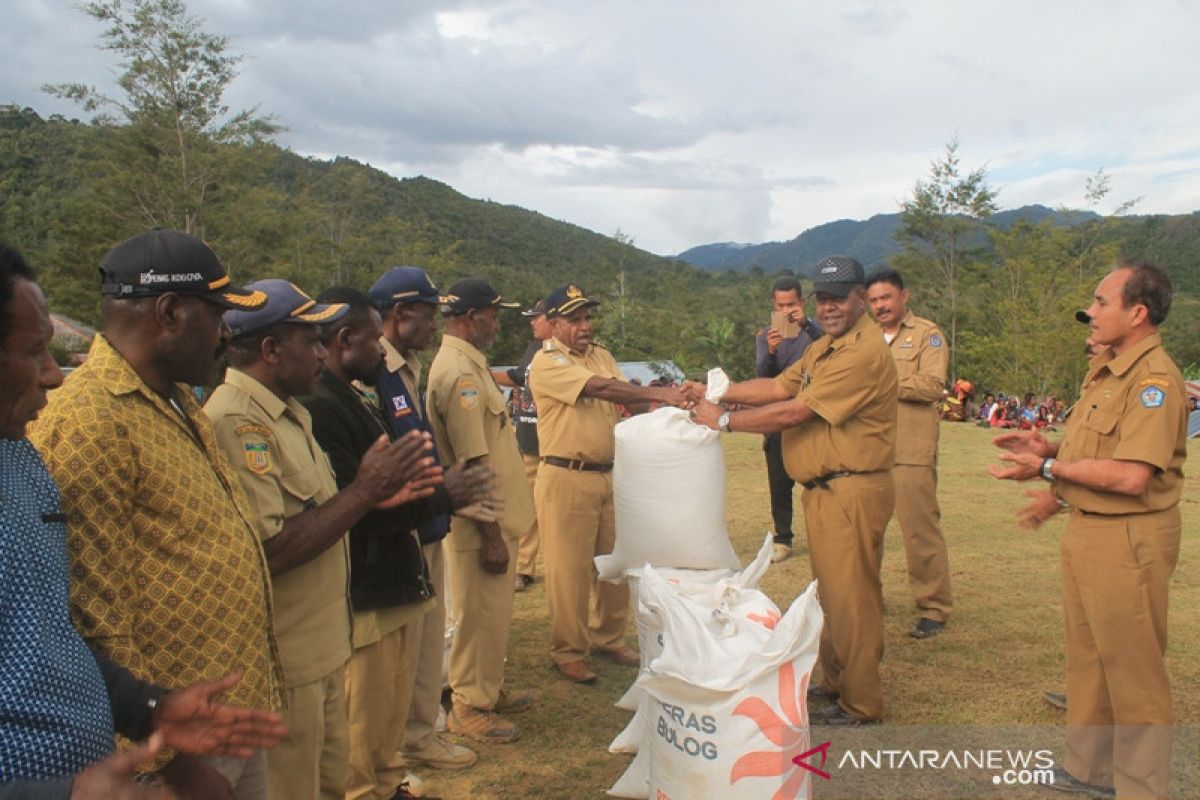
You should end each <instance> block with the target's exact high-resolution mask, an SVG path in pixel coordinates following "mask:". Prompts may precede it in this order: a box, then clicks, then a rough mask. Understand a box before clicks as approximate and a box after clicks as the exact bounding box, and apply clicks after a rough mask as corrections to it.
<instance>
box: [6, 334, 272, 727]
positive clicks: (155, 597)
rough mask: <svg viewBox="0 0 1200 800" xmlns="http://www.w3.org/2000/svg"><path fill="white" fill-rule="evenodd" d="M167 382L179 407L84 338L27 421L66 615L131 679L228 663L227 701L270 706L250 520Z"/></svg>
mask: <svg viewBox="0 0 1200 800" xmlns="http://www.w3.org/2000/svg"><path fill="white" fill-rule="evenodd" d="M175 388H176V400H177V403H178V405H179V409H180V410H181V411H182V412H183V414H181V413H180V411H179V410H176V409H175V408H173V407H172V405H171V404H170V403H169V402H167V401H166V400H165V399H164V398H162V397H161V396H160V395H158V394H157V393H155V392H154V390H153V389H151V388H150V387H149V386H147V385H146V384H145V383H144V382H143V381H142V380H141V378H139V377H138V375H137V373H135V372H134V371H133V368H132V367H131V366H130V365H129V363H128V362H127V361H126V360H125V359H124V358H122V357H121V355H120V354H119V353H117V352H116V350H114V349H113V347H112V346H111V345H110V344H109V343H108V341H107V340H105V338H104V337H103V336H97V337H96V338H95V340H94V341H93V343H92V348H91V352H90V353H89V355H88V359H87V361H86V362H85V363H84V365H83V366H82V367H80V368H79V369H78V370H76V371H75V372H74V373H72V374H71V376H70V377H69V378H68V379H67V381H66V383H65V384H64V385H63V386H62V388H60V389H57V390H55V391H53V392H51V394H50V402H49V406H48V407H47V408H46V410H45V411H44V412H43V414H42V415H41V417H40V418H39V419H38V420H37V421H36V423H35V424H34V425H33V426H31V428H30V435H29V438H30V439H31V440H32V441H33V443H34V445H35V446H36V447H37V448H38V450H39V451H40V452H41V454H42V458H43V459H44V460H45V462H46V466H47V467H48V468H49V470H50V473H51V474H52V475H53V476H54V480H55V482H56V483H57V484H58V486H59V489H60V490H61V492H62V504H63V512H64V513H65V514H66V517H67V544H68V548H69V557H70V566H71V616H72V619H73V620H74V622H75V626H76V627H77V628H78V629H79V632H80V633H81V634H83V636H84V638H85V639H87V640H88V641H89V642H91V643H92V644H94V645H98V646H99V647H100V648H101V649H102V650H103V651H104V652H105V653H107V654H108V655H109V657H111V658H112V660H113V661H116V662H117V663H118V664H121V665H122V666H124V667H126V668H128V669H129V670H130V671H131V672H133V674H134V675H136V676H137V677H139V678H141V679H143V680H148V681H152V682H154V683H157V684H159V685H161V686H165V687H168V688H178V687H182V686H187V685H189V684H192V683H195V682H196V681H201V680H213V679H215V678H218V677H220V676H222V675H225V674H226V673H229V672H232V671H234V670H241V671H242V672H244V676H243V677H242V680H241V683H239V684H238V685H237V686H235V687H234V688H233V689H231V690H230V691H229V692H228V699H229V702H231V703H233V704H235V705H240V706H256V707H266V708H277V707H279V706H280V705H281V704H282V697H283V695H282V686H283V675H282V672H281V670H280V666H279V657H278V653H277V649H276V646H275V640H274V634H273V633H272V630H271V588H270V583H269V580H268V577H267V564H266V559H265V557H264V556H263V552H262V548H261V546H260V545H259V541H258V536H257V534H256V531H255V527H254V521H253V520H254V517H253V515H252V514H251V512H250V508H249V503H248V501H247V500H246V496H245V495H244V494H243V493H242V489H241V487H240V486H239V485H238V481H237V478H236V477H235V476H234V474H233V472H232V470H231V468H230V465H229V462H228V461H227V460H226V459H225V456H224V455H223V454H222V452H221V450H220V448H219V447H218V446H217V442H216V439H215V438H214V435H213V429H212V425H211V424H210V423H209V420H208V418H207V417H206V416H205V415H204V412H203V411H201V410H200V407H199V405H197V403H196V401H195V399H194V398H193V397H192V393H191V390H190V388H189V387H187V386H185V385H183V384H178V385H177V386H176V387H175ZM184 415H186V418H185V416H184Z"/></svg>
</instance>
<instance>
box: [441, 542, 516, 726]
mask: <svg viewBox="0 0 1200 800" xmlns="http://www.w3.org/2000/svg"><path fill="white" fill-rule="evenodd" d="M504 544H505V545H506V546H507V547H508V552H509V559H508V570H507V571H505V572H504V574H502V575H493V574H491V573H490V572H485V571H484V570H483V567H482V566H481V565H480V563H479V554H480V552H481V551H479V550H455V549H454V548H453V547H452V546H449V547H445V548H444V550H445V556H446V567H447V572H448V573H449V580H448V582H449V584H450V589H449V592H450V595H451V605H452V606H453V607H454V613H455V615H456V617H457V620H458V629H457V630H456V631H455V632H454V644H453V645H452V646H451V648H450V689H451V691H452V692H453V695H454V702H455V703H456V704H458V705H468V706H471V707H473V708H482V709H487V710H491V709H492V708H494V707H495V705H496V701H497V700H498V699H499V698H500V689H501V687H502V686H503V684H504V657H505V656H506V655H507V653H508V634H509V629H510V628H511V627H512V607H513V579H514V576H515V575H516V574H517V562H516V559H515V558H512V554H513V553H514V552H515V551H516V547H517V537H515V536H506V537H504Z"/></svg>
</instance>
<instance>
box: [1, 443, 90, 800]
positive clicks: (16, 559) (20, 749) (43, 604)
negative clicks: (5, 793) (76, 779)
mask: <svg viewBox="0 0 1200 800" xmlns="http://www.w3.org/2000/svg"><path fill="white" fill-rule="evenodd" d="M67 580H68V574H67V544H66V530H65V526H64V524H63V522H62V519H61V510H60V505H59V496H58V488H57V487H56V486H55V485H54V481H52V480H51V478H50V474H49V473H48V472H47V471H46V467H45V465H44V464H43V463H42V460H41V458H40V457H39V456H38V454H37V451H36V450H34V449H33V445H31V444H30V443H29V441H28V440H25V439H22V440H20V441H12V440H10V439H0V784H4V783H9V782H11V781H15V780H42V779H48V778H59V777H65V776H68V775H73V774H74V773H77V772H79V771H80V770H81V769H83V768H84V767H85V766H87V765H88V764H90V763H92V762H94V761H98V760H100V759H102V758H104V757H105V756H107V755H108V754H109V753H110V752H112V749H113V720H112V711H111V709H110V707H109V699H108V691H107V689H106V687H105V684H104V679H103V677H102V676H101V674H100V668H99V667H98V666H97V665H96V660H95V658H94V657H93V656H92V652H91V650H89V649H88V647H87V645H86V644H84V642H83V639H82V638H81V637H80V636H79V633H78V632H77V631H76V630H75V628H74V627H73V626H72V625H71V617H70V613H69V611H68V606H67Z"/></svg>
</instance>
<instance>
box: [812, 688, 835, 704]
mask: <svg viewBox="0 0 1200 800" xmlns="http://www.w3.org/2000/svg"><path fill="white" fill-rule="evenodd" d="M837 699H838V693H837V692H831V691H829V690H828V689H826V688H825V687H824V686H822V685H821V684H819V683H817V684H813V685H812V686H809V687H808V701H809V702H810V703H811V702H814V701H815V702H818V703H826V704H828V703H836V702H837Z"/></svg>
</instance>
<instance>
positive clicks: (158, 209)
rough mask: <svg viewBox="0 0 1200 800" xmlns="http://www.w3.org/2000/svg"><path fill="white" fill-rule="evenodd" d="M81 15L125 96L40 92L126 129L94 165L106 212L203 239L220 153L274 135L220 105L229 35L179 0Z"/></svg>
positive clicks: (252, 114)
mask: <svg viewBox="0 0 1200 800" xmlns="http://www.w3.org/2000/svg"><path fill="white" fill-rule="evenodd" d="M80 9H81V10H82V11H83V12H84V13H86V14H88V15H90V16H91V17H93V18H95V19H96V20H98V21H100V22H102V23H104V24H106V25H107V28H106V30H105V32H104V34H103V35H102V39H103V44H102V45H101V46H102V48H103V49H105V50H108V51H110V52H113V53H115V54H117V56H118V59H119V63H120V66H121V68H122V72H121V74H120V77H119V78H118V80H117V84H118V86H119V87H120V88H121V91H122V92H123V95H122V96H120V97H112V96H109V95H107V94H104V93H103V92H101V91H100V90H98V89H96V88H95V87H92V86H88V85H86V84H82V83H64V84H54V85H45V86H43V87H42V88H43V89H44V90H45V91H47V92H49V93H50V94H53V95H55V96H58V97H64V98H67V99H70V100H74V101H76V102H78V103H79V104H81V105H82V106H83V108H84V109H85V110H86V111H89V112H100V114H99V116H98V117H97V120H96V121H97V122H98V123H100V124H109V125H111V124H114V123H117V122H121V121H123V122H124V123H125V125H124V126H122V135H121V136H120V137H119V138H118V140H117V142H116V144H117V146H115V147H114V148H113V149H112V150H111V151H109V153H108V155H107V158H106V159H105V163H103V164H102V165H101V169H102V170H103V172H104V178H105V179H106V180H104V181H103V182H102V186H103V188H104V189H107V190H108V191H107V192H106V193H107V194H108V195H109V197H108V198H107V205H108V206H109V209H110V211H111V213H113V214H114V215H115V216H117V217H119V218H121V219H122V220H123V221H125V222H127V223H128V224H129V225H130V226H131V227H147V226H161V227H171V228H177V229H180V230H184V231H187V232H189V233H194V234H197V235H203V234H204V210H205V207H206V205H207V204H209V203H211V202H212V201H213V197H214V193H216V192H219V190H220V187H221V182H222V180H224V179H227V178H229V177H231V173H232V170H231V168H230V163H231V162H230V160H229V159H228V158H222V157H221V153H220V152H219V150H220V148H219V145H222V144H234V143H236V144H249V143H258V142H262V141H264V140H266V139H269V138H270V137H271V136H272V135H273V134H274V133H276V132H277V131H278V130H279V126H278V125H276V124H275V122H274V121H273V120H272V118H270V117H268V116H261V115H259V113H258V108H257V107H255V108H251V109H247V110H243V111H237V112H232V113H231V112H230V110H229V107H228V106H227V105H225V103H224V100H223V98H224V95H225V91H226V90H227V89H228V88H229V85H230V84H231V83H232V82H233V80H234V79H235V78H236V77H237V74H238V70H237V68H238V64H239V63H241V61H242V56H240V55H235V54H232V53H229V52H227V49H228V45H229V40H228V38H227V37H225V36H218V35H215V34H211V33H207V32H205V31H204V30H202V28H201V25H202V21H201V20H199V19H198V18H196V17H193V16H190V15H189V14H188V11H187V7H186V6H185V5H184V3H183V2H182V0H128V1H126V0H87V2H84V3H82V5H81V6H80Z"/></svg>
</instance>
